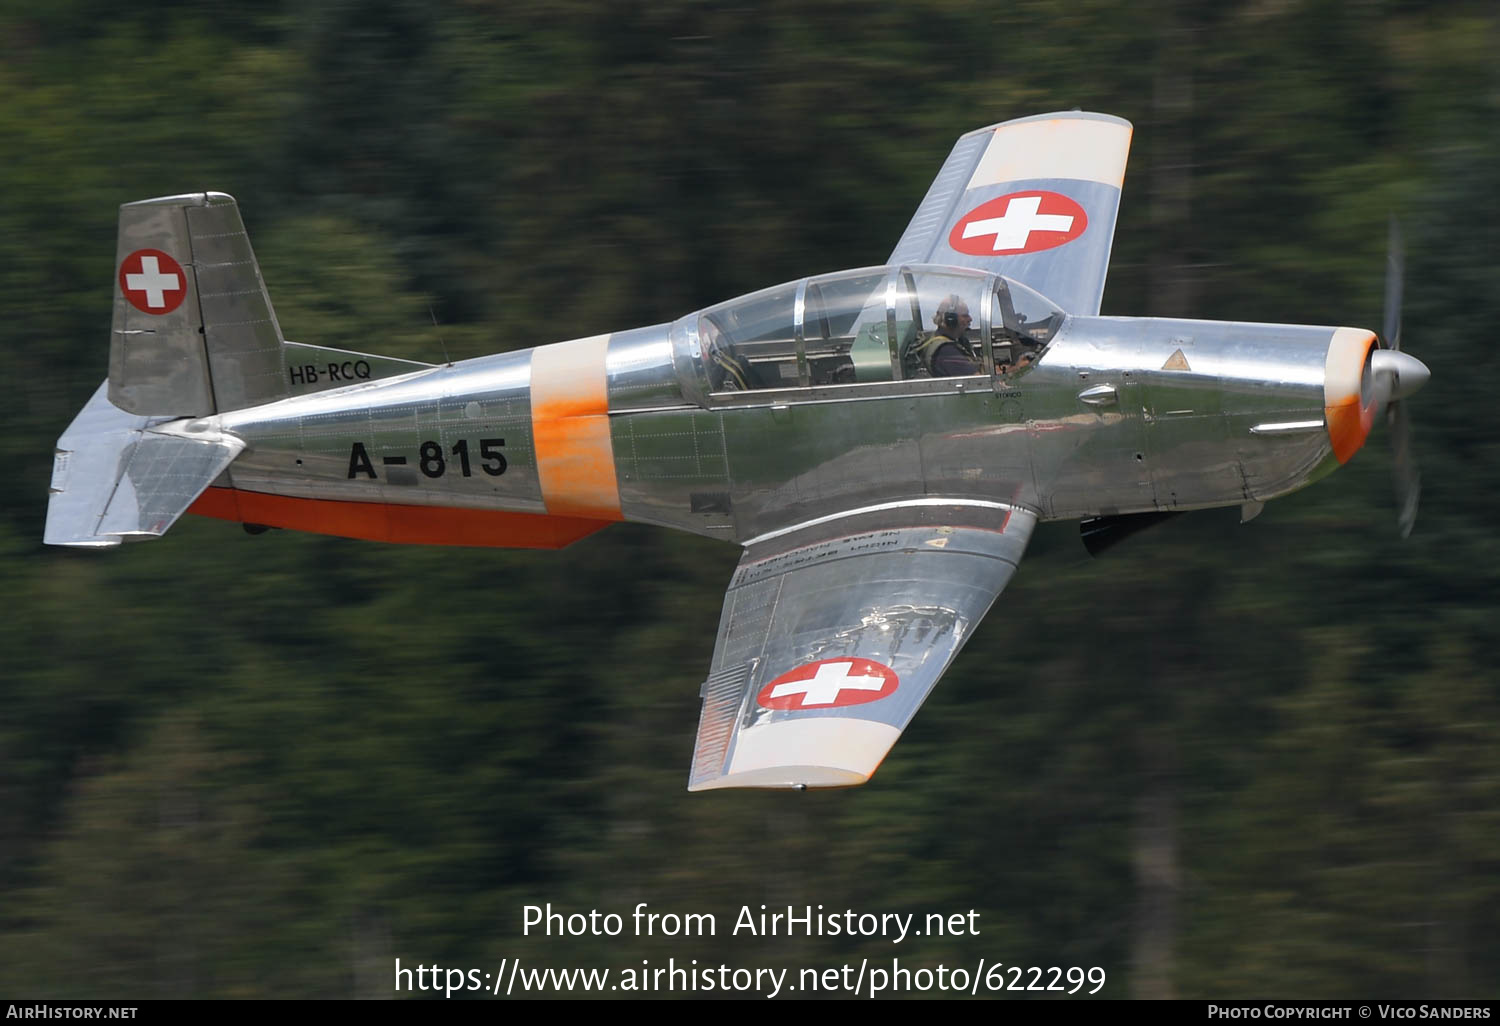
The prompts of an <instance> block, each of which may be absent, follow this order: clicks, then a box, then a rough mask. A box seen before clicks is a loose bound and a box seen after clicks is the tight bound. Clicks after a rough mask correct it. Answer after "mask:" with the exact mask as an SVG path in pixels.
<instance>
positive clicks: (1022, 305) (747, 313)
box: [696, 266, 1063, 393]
mask: <svg viewBox="0 0 1500 1026" xmlns="http://www.w3.org/2000/svg"><path fill="white" fill-rule="evenodd" d="M960 315H961V317H960ZM1062 319H1063V313H1062V311H1060V310H1059V309H1058V308H1057V307H1056V305H1055V304H1053V303H1052V302H1050V301H1049V300H1047V299H1046V298H1045V297H1043V296H1041V295H1039V294H1038V293H1037V292H1035V291H1034V290H1032V289H1030V288H1028V287H1026V286H1025V285H1022V284H1020V283H1019V282H1015V281H1012V280H1010V279H1007V278H1004V277H1000V276H998V275H993V274H986V273H983V272H979V271H965V270H963V269H960V268H953V267H924V266H903V267H875V268H864V269H860V270H854V271H841V272H838V273H836V274H827V275H821V276H818V277H812V278H803V279H801V280H800V281H795V282H790V283H787V284H785V285H777V286H774V287H772V288H769V289H763V290H762V291H760V292H754V293H751V294H749V295H746V296H741V297H740V298H738V299H734V300H731V301H729V302H727V303H721V304H719V305H718V306H713V307H709V308H708V309H706V310H704V311H702V312H701V313H700V314H699V315H698V319H697V324H696V328H697V334H698V342H699V351H700V353H701V358H702V360H703V369H704V370H705V372H706V375H707V378H708V383H709V389H710V391H711V392H713V393H724V392H739V391H751V390H759V389H771V388H798V387H802V388H822V387H831V386H839V385H862V384H871V383H876V382H888V381H900V380H908V379H913V378H923V377H931V376H950V375H954V374H957V375H965V376H976V377H988V376H991V375H995V374H999V375H1005V376H1015V375H1017V374H1019V373H1022V372H1024V370H1025V368H1026V367H1027V366H1028V365H1029V364H1030V363H1031V362H1032V361H1033V360H1034V359H1035V358H1036V357H1037V356H1038V354H1039V353H1040V352H1041V350H1042V349H1043V348H1044V347H1045V346H1046V345H1047V343H1048V342H1049V341H1050V340H1051V339H1052V337H1053V335H1054V334H1055V333H1056V331H1057V329H1058V326H1059V325H1060V324H1061V323H1062ZM938 335H942V336H944V337H941V338H939V337H937V336H938ZM950 343H952V344H953V345H954V350H953V351H952V352H951V353H950V354H949V355H950V358H949V359H946V360H944V361H942V362H941V363H939V364H936V365H935V364H934V363H933V361H932V360H931V358H930V356H924V354H925V353H930V352H931V351H932V350H933V349H934V348H937V347H940V346H941V345H946V344H950ZM953 353H961V354H962V356H961V357H959V358H951V357H952V356H953Z"/></svg>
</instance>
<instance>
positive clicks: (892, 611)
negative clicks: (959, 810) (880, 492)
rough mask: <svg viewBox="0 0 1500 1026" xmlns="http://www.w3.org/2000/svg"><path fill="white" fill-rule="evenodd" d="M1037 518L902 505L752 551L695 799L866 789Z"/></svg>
mask: <svg viewBox="0 0 1500 1026" xmlns="http://www.w3.org/2000/svg"><path fill="white" fill-rule="evenodd" d="M1035 525H1036V517H1035V515H1034V514H1032V513H1030V512H1028V511H1026V510H1021V509H1012V508H1010V507H1005V506H1000V505H997V504H994V503H979V502H972V503H970V502H954V501H949V500H926V501H919V502H910V503H895V504H892V505H890V506H887V507H880V508H877V509H872V510H869V511H864V512H861V513H857V514H852V515H850V516H847V517H840V518H837V519H834V520H831V521H828V522H824V523H814V524H811V525H808V526H806V527H802V528H794V529H792V530H789V531H787V532H783V533H780V534H779V535H777V536H768V537H767V538H765V539H762V540H759V541H756V542H752V543H751V544H750V545H748V546H747V547H746V550H745V554H744V556H743V558H741V560H740V565H739V568H738V569H737V570H736V571H735V574H734V578H733V580H732V581H731V582H730V585H729V593H728V595H727V596H726V597H725V602H724V613H723V616H722V618H721V619H720V622H719V639H718V644H717V646H716V647H715V649H714V661H713V672H712V673H711V674H710V676H709V678H708V680H707V682H705V683H704V685H703V689H702V692H701V693H702V697H703V712H702V716H701V718H700V720H699V723H698V742H697V745H696V747H695V749H694V751H693V768H692V774H691V777H690V779H689V781H688V790H690V791H702V790H707V789H709V788H717V787H843V786H848V785H851V784H862V783H864V782H865V781H866V780H868V779H869V778H870V775H871V774H872V773H874V772H875V768H876V767H877V766H879V765H880V761H881V760H882V759H884V758H885V754H886V752H888V751H890V748H891V746H892V745H893V744H895V742H896V739H897V738H898V737H900V736H901V731H902V730H904V729H906V725H907V724H908V723H909V722H911V718H912V716H914V715H915V714H916V711H917V709H918V708H919V707H920V706H921V704H922V701H923V700H924V699H925V698H926V697H927V694H928V692H929V691H931V690H932V686H933V685H934V684H936V683H937V681H938V678H939V677H941V676H942V675H943V671H944V670H946V669H947V668H948V664H949V663H950V662H952V661H953V657H954V656H955V655H957V654H958V650H959V649H960V648H961V647H963V643H964V642H965V641H966V640H968V637H969V634H970V633H971V632H972V630H973V629H974V626H975V625H976V624H977V623H978V622H979V620H980V618H982V617H983V616H984V614H985V612H986V611H987V610H988V609H989V608H990V605H991V603H993V602H994V601H995V597H996V596H997V595H999V594H1000V591H1001V589H1003V588H1004V587H1005V585H1006V582H1007V581H1009V580H1010V577H1011V574H1013V573H1014V572H1015V569H1016V563H1017V562H1018V561H1019V560H1020V558H1021V554H1022V553H1023V552H1024V551H1025V549H1026V543H1027V541H1028V540H1029V539H1030V538H1031V532H1032V528H1033V527H1034V526H1035Z"/></svg>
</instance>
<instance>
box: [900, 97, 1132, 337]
mask: <svg viewBox="0 0 1500 1026" xmlns="http://www.w3.org/2000/svg"><path fill="white" fill-rule="evenodd" d="M1130 134H1131V126H1130V122H1128V121H1125V120H1123V119H1121V118H1117V117H1112V116H1111V115H1109V114H1088V113H1083V112H1080V111H1066V112H1062V113H1057V114H1038V115H1036V116H1035V117H1029V118H1020V119H1018V120H1016V121H1006V122H1004V123H1002V124H999V125H991V126H990V127H989V128H981V129H980V130H979V131H977V132H970V133H969V134H968V135H965V136H963V137H962V138H960V139H959V140H958V143H957V144H956V145H955V146H954V147H953V152H952V153H950V154H948V160H947V162H946V163H944V164H943V169H942V170H941V171H939V172H938V176H937V178H935V179H934V180H933V182H932V187H931V188H930V189H928V190H927V197H926V198H925V199H923V200H922V205H921V206H919V207H918V208H917V212H916V214H915V215H913V217H912V219H911V223H910V224H909V225H907V226H906V232H905V234H903V235H902V236H901V241H900V242H898V243H896V249H895V252H893V253H892V254H891V257H890V260H889V261H887V262H888V263H892V264H956V265H958V266H960V267H977V268H980V269H982V270H986V271H994V272H995V273H997V274H1003V275H1005V276H1006V277H1009V278H1014V279H1015V280H1016V281H1019V282H1021V283H1023V284H1025V285H1030V286H1031V287H1032V288H1034V289H1036V290H1037V291H1038V292H1040V293H1041V294H1042V295H1044V296H1046V297H1047V298H1048V299H1051V300H1052V301H1053V302H1054V303H1057V304H1058V305H1059V306H1061V307H1062V308H1063V309H1064V310H1066V311H1067V312H1069V313H1079V314H1097V313H1098V312H1099V300H1100V298H1101V297H1102V296H1103V295H1104V277H1105V275H1106V274H1107V273H1108V271H1109V250H1110V246H1111V244H1112V243H1113V242H1114V237H1115V215H1116V212H1117V211H1118V210H1119V206H1120V185H1121V183H1122V182H1123V181H1124V180H1125V160H1126V157H1127V156H1128V155H1129V153H1130Z"/></svg>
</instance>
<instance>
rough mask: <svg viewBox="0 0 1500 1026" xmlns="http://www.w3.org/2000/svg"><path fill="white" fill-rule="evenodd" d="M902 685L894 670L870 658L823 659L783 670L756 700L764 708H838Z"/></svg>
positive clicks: (865, 700)
mask: <svg viewBox="0 0 1500 1026" xmlns="http://www.w3.org/2000/svg"><path fill="white" fill-rule="evenodd" d="M900 684H901V681H900V679H899V678H898V677H897V676H896V671H895V670H893V669H891V668H890V667H889V666H882V665H881V664H880V663H877V662H874V661H873V660H870V659H855V658H845V659H820V660H819V661H818V662H816V663H804V664H802V665H801V666H799V667H797V668H796V669H795V670H788V671H787V672H786V673H783V674H782V675H781V676H780V677H777V678H776V679H775V680H773V681H771V683H769V684H767V685H766V686H765V687H763V688H761V689H760V693H759V694H758V695H756V696H755V700H756V701H757V702H758V703H760V705H761V707H762V708H765V709H836V708H838V707H839V706H841V705H860V704H862V703H864V702H874V701H878V700H879V699H882V698H885V697H886V696H887V695H890V694H893V693H895V690H896V688H897V687H899V686H900Z"/></svg>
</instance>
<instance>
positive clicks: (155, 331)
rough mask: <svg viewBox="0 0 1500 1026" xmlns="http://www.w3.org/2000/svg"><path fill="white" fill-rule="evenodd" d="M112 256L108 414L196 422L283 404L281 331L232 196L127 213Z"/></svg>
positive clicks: (203, 195) (206, 196) (150, 205)
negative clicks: (120, 412) (279, 401)
mask: <svg viewBox="0 0 1500 1026" xmlns="http://www.w3.org/2000/svg"><path fill="white" fill-rule="evenodd" d="M115 256H116V261H115V262H116V267H117V273H116V276H115V308H114V324H113V330H112V332H111V335H110V347H109V400H110V402H112V403H113V404H114V405H115V406H118V407H119V408H120V409H122V410H125V411H126V412H128V413H135V414H141V415H144V416H169V417H203V416H207V415H209V414H212V413H223V412H226V411H228V410H237V409H241V408H242V407H246V406H258V405H260V404H261V403H268V402H271V401H273V400H275V399H280V398H282V397H283V396H285V395H287V394H288V389H287V377H286V368H285V357H284V356H283V353H282V345H281V341H282V340H281V327H280V326H279V325H278V324H277V323H276V312H275V310H273V309H272V307H271V299H270V296H268V295H267V294H266V286H265V282H264V281H263V280H262V279H261V275H260V267H259V265H258V264H256V262H255V253H254V251H253V250H252V249H251V248H250V237H249V236H248V235H247V234H246V233H245V225H244V222H242V221H241V220H240V210H239V205H238V204H236V203H235V201H234V197H233V196H227V195H225V194H224V193H222V192H199V193H191V194H188V195H184V196H164V197H161V198H158V199H149V200H142V201H140V202H139V203H126V204H125V205H124V206H122V207H120V230H119V240H118V244H117V248H116V254H115Z"/></svg>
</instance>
